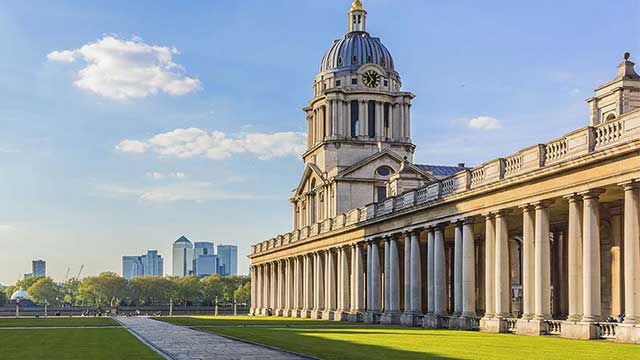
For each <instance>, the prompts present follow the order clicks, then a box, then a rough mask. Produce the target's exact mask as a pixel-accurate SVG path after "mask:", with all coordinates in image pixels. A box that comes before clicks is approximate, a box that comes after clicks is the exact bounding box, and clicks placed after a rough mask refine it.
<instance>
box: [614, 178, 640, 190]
mask: <svg viewBox="0 0 640 360" xmlns="http://www.w3.org/2000/svg"><path fill="white" fill-rule="evenodd" d="M618 185H619V186H622V187H623V188H624V191H631V190H636V189H640V183H639V182H637V181H636V180H628V181H623V182H621V183H618Z"/></svg>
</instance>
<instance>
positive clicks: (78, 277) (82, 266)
mask: <svg viewBox="0 0 640 360" xmlns="http://www.w3.org/2000/svg"><path fill="white" fill-rule="evenodd" d="M82 269H84V264H82V265H80V270H78V275H76V280H80V274H82Z"/></svg>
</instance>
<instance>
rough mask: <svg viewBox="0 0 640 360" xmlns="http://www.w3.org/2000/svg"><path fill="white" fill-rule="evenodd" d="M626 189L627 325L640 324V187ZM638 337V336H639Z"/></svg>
mask: <svg viewBox="0 0 640 360" xmlns="http://www.w3.org/2000/svg"><path fill="white" fill-rule="evenodd" d="M622 185H623V187H624V268H625V271H624V306H625V318H624V323H625V324H638V323H640V276H639V275H638V271H640V212H639V211H638V206H640V191H639V190H638V189H639V188H640V185H639V184H638V183H637V182H627V183H624V184H622ZM637 335H638V334H637Z"/></svg>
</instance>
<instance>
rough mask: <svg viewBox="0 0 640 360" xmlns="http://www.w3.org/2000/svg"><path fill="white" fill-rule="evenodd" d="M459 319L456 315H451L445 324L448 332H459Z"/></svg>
mask: <svg viewBox="0 0 640 360" xmlns="http://www.w3.org/2000/svg"><path fill="white" fill-rule="evenodd" d="M460 320H461V319H460V317H458V316H457V315H451V316H450V317H449V321H448V324H447V329H449V330H460Z"/></svg>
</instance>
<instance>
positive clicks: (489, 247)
mask: <svg viewBox="0 0 640 360" xmlns="http://www.w3.org/2000/svg"><path fill="white" fill-rule="evenodd" d="M484 253H485V255H484V262H485V265H484V275H485V278H484V282H485V295H484V299H485V315H484V317H485V318H486V319H491V318H493V316H494V315H495V304H496V302H495V296H494V295H495V292H496V290H495V286H494V281H495V261H496V228H495V218H494V216H493V214H487V215H486V216H485V240H484Z"/></svg>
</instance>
